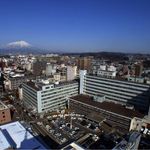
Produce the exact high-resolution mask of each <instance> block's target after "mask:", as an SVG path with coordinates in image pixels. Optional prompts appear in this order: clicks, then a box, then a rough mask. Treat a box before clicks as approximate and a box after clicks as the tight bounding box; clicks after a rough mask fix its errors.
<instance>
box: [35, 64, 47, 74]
mask: <svg viewBox="0 0 150 150" xmlns="http://www.w3.org/2000/svg"><path fill="white" fill-rule="evenodd" d="M46 63H47V62H46V61H37V62H34V63H33V73H34V74H41V73H42V71H43V70H44V71H45V70H46Z"/></svg>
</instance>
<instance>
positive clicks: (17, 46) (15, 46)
mask: <svg viewBox="0 0 150 150" xmlns="http://www.w3.org/2000/svg"><path fill="white" fill-rule="evenodd" d="M2 48H5V49H26V48H33V46H32V45H30V44H29V43H27V42H25V41H17V42H12V43H8V44H6V45H4V46H2Z"/></svg>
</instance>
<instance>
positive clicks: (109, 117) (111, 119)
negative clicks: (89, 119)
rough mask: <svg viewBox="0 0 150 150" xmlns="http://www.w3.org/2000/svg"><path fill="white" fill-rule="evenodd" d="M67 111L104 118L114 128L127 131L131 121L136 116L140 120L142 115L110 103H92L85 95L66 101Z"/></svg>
mask: <svg viewBox="0 0 150 150" xmlns="http://www.w3.org/2000/svg"><path fill="white" fill-rule="evenodd" d="M68 101H69V102H68V104H69V109H71V110H75V111H76V112H79V113H82V114H84V115H89V114H90V113H93V114H96V115H99V116H102V117H104V118H106V122H107V123H110V124H111V125H113V126H115V127H116V128H117V129H122V130H129V129H130V123H131V121H132V119H133V118H134V117H135V116H136V117H137V118H140V119H142V118H143V117H144V115H143V114H142V113H140V112H138V111H135V110H130V109H127V108H124V107H123V106H122V105H120V104H115V103H112V102H106V101H103V102H98V101H94V100H93V97H90V96H87V95H82V94H80V95H77V96H74V97H70V98H69V100H68Z"/></svg>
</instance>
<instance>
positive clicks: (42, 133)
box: [13, 103, 59, 149]
mask: <svg viewBox="0 0 150 150" xmlns="http://www.w3.org/2000/svg"><path fill="white" fill-rule="evenodd" d="M13 105H14V107H15V108H16V109H17V112H18V115H20V118H22V117H23V118H24V121H26V122H28V123H30V122H35V123H32V129H33V130H34V131H35V132H36V133H37V134H38V137H37V139H38V140H39V141H40V142H41V143H42V144H43V145H44V146H45V147H46V148H48V149H57V147H58V146H59V144H58V143H56V142H55V141H54V140H53V139H52V138H51V137H50V134H49V133H48V132H47V130H46V129H44V128H43V127H42V126H39V125H37V123H36V119H35V117H33V116H28V113H26V112H24V111H23V110H22V108H21V106H20V105H19V104H17V103H16V104H13ZM41 139H42V140H41ZM43 141H44V142H45V143H46V144H44V142H43ZM47 145H48V146H47Z"/></svg>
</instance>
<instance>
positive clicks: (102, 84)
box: [80, 70, 150, 112]
mask: <svg viewBox="0 0 150 150" xmlns="http://www.w3.org/2000/svg"><path fill="white" fill-rule="evenodd" d="M80 73H81V74H80V93H81V94H88V95H91V96H94V95H95V94H101V95H105V97H106V101H110V102H115V103H119V104H132V105H134V107H135V109H138V110H141V111H145V112H147V111H148V107H149V98H150V86H149V85H148V84H143V83H135V82H129V81H126V80H125V79H123V78H119V79H118V78H115V79H111V78H104V77H99V76H92V75H89V74H86V72H85V71H83V70H82V71H81V72H80Z"/></svg>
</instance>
